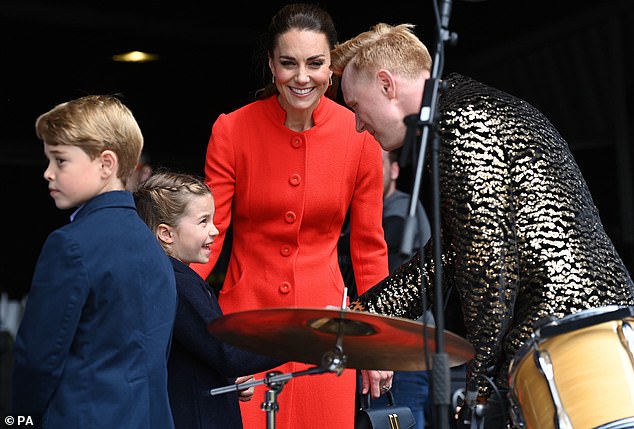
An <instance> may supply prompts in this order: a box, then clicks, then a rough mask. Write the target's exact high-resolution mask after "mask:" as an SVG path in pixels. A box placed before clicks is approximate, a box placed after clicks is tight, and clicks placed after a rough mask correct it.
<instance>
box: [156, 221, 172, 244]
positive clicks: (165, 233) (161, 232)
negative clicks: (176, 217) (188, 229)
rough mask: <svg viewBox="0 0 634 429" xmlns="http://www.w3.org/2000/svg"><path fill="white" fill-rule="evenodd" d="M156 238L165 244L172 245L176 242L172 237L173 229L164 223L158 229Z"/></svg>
mask: <svg viewBox="0 0 634 429" xmlns="http://www.w3.org/2000/svg"><path fill="white" fill-rule="evenodd" d="M156 238H158V239H159V240H161V241H162V242H163V243H166V244H172V243H173V242H174V238H173V237H172V227H171V226H169V225H166V224H164V223H161V224H159V226H157V227H156Z"/></svg>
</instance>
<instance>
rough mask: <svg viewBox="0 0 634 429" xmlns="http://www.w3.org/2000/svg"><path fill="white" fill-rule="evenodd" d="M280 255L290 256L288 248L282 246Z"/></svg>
mask: <svg viewBox="0 0 634 429" xmlns="http://www.w3.org/2000/svg"><path fill="white" fill-rule="evenodd" d="M280 254H281V255H282V256H288V255H290V254H291V248H290V247H288V246H282V248H281V249H280Z"/></svg>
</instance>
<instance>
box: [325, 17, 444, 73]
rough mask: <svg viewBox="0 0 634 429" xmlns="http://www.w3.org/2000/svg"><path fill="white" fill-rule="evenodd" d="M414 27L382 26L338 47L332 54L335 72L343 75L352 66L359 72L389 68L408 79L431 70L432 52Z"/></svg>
mask: <svg viewBox="0 0 634 429" xmlns="http://www.w3.org/2000/svg"><path fill="white" fill-rule="evenodd" d="M413 28H414V25H413V24H400V25H396V26H392V25H389V24H385V23H378V24H376V25H374V26H373V27H372V28H370V30H369V31H365V32H363V33H361V34H359V35H358V36H356V37H353V38H352V39H350V40H348V41H346V42H343V43H339V44H337V45H336V46H335V49H333V50H332V51H331V53H330V56H331V65H332V69H333V71H334V73H335V74H337V75H339V76H341V74H342V73H343V69H344V68H346V66H347V65H348V64H352V65H353V66H354V67H355V68H356V69H357V70H362V69H370V71H373V70H378V69H380V68H385V69H388V70H390V71H392V72H395V73H398V74H400V75H402V76H404V77H408V78H415V77H418V76H419V75H420V73H421V72H422V71H424V70H427V71H429V70H431V66H432V60H431V56H430V55H429V51H428V50H427V47H426V46H425V45H424V44H423V42H421V41H420V39H419V38H418V37H416V35H415V34H414V32H413Z"/></svg>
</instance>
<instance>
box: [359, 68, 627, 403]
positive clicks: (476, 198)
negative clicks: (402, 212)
mask: <svg viewBox="0 0 634 429" xmlns="http://www.w3.org/2000/svg"><path fill="white" fill-rule="evenodd" d="M445 81H446V83H447V87H446V88H445V89H444V90H443V92H442V93H441V95H440V97H439V112H440V114H441V119H440V123H439V132H440V135H441V141H442V143H441V152H440V156H439V158H440V161H439V162H440V191H441V245H442V259H441V261H442V272H443V279H442V285H443V288H444V289H447V288H455V289H456V290H457V291H458V294H459V297H460V303H461V307H462V312H463V317H464V325H465V331H466V338H467V340H468V341H469V342H470V343H471V344H472V345H473V347H474V350H475V357H474V358H473V359H472V360H471V361H470V362H469V363H468V368H467V379H468V384H469V385H470V389H473V390H476V389H477V390H478V391H479V394H480V395H482V396H484V397H486V396H488V395H489V394H490V392H491V387H490V383H487V382H486V381H485V378H484V377H481V376H482V375H486V376H488V377H490V378H491V379H493V380H495V382H496V385H498V386H500V387H503V388H504V387H508V378H507V376H508V366H509V363H510V361H511V360H512V359H513V357H514V355H515V354H516V353H517V352H518V349H519V348H520V347H521V346H522V345H523V344H524V343H526V342H527V340H528V339H529V338H530V337H531V334H532V333H533V325H534V323H535V322H536V321H537V320H539V319H540V318H543V317H546V316H554V317H557V318H561V317H563V316H565V315H568V314H572V313H575V312H578V311H580V310H583V309H586V308H590V307H600V306H604V305H623V306H625V305H632V304H634V286H633V284H632V280H631V278H630V275H629V273H628V271H627V269H626V267H625V266H624V264H623V262H622V260H621V258H620V257H619V255H618V254H617V252H616V250H615V248H614V246H613V244H612V242H611V241H610V238H609V237H608V236H607V234H606V232H605V231H604V228H603V226H602V224H601V220H600V218H599V213H598V210H597V208H596V207H595V205H594V203H593V201H592V197H591V195H590V192H589V190H588V187H587V185H586V183H585V181H584V179H583V177H582V175H581V172H580V170H579V167H578V166H577V164H576V162H575V160H574V159H573V156H572V154H571V152H570V150H569V148H568V145H567V143H566V142H565V141H564V139H563V138H562V137H561V136H560V135H559V133H558V132H557V131H556V130H555V128H554V127H553V125H552V124H551V123H550V122H549V121H548V119H547V118H546V117H544V116H543V115H542V114H541V113H540V112H539V111H538V110H536V109H535V108H534V107H533V106H531V105H530V104H528V103H527V102H525V101H523V100H520V99H517V98H515V97H513V96H510V95H509V94H506V93H504V92H502V91H499V90H496V89H493V88H491V87H488V86H486V85H484V84H482V83H479V82H476V81H474V80H472V79H470V78H467V77H464V76H460V75H457V74H452V75H450V76H448V78H447V79H446V80H445ZM431 249H432V244H431V242H430V244H428V245H427V246H426V248H425V249H424V250H423V251H422V252H423V255H421V254H417V255H416V256H415V257H414V258H413V259H412V260H411V261H410V263H408V264H405V265H403V266H401V268H400V269H399V270H397V272H395V273H394V274H393V275H391V276H389V277H387V278H386V279H384V280H383V281H381V282H380V283H379V284H377V285H376V286H374V287H373V288H372V289H370V290H369V291H368V292H366V293H364V294H363V295H362V296H360V297H359V299H358V301H357V302H354V303H352V304H351V308H353V309H360V310H367V311H370V312H375V313H380V314H383V315H390V316H398V317H405V318H410V319H416V318H417V317H418V316H420V314H421V299H420V297H421V296H420V294H421V292H420V291H421V289H422V290H425V291H427V295H428V301H427V302H433V301H432V299H433V297H432V296H431V294H430V292H431V291H433V275H434V269H433V263H432V262H429V261H431V260H432V257H431V255H432V254H431ZM421 257H423V260H424V261H425V262H424V263H423V264H422V267H423V268H422V269H421V268H420V258H421ZM422 274H424V276H422ZM421 278H424V279H425V280H424V284H423V286H424V287H423V288H420V285H421Z"/></svg>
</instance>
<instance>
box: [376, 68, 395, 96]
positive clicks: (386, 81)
mask: <svg viewBox="0 0 634 429" xmlns="http://www.w3.org/2000/svg"><path fill="white" fill-rule="evenodd" d="M376 78H377V79H378V81H379V85H380V86H381V93H382V94H385V95H386V96H387V97H388V98H395V97H396V80H395V79H394V75H392V73H390V71H389V70H386V69H381V70H379V71H378V72H377V74H376Z"/></svg>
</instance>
